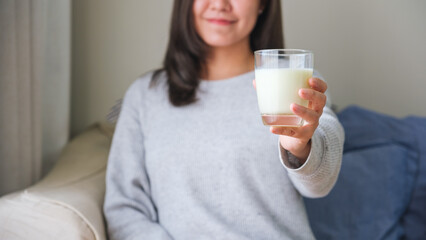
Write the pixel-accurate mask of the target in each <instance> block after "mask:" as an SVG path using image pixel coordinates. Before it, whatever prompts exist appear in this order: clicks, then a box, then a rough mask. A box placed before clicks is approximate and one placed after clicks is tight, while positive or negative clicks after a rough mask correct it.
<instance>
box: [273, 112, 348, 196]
mask: <svg viewBox="0 0 426 240" xmlns="http://www.w3.org/2000/svg"><path fill="white" fill-rule="evenodd" d="M344 139H345V137H344V130H343V127H342V126H341V124H340V122H339V120H338V119H337V117H336V115H335V114H334V113H333V111H332V110H331V109H330V108H329V107H325V108H324V111H323V114H322V116H321V117H320V121H319V126H318V127H317V129H316V130H315V132H314V135H313V136H312V139H311V141H312V145H311V152H310V153H309V156H308V159H307V160H306V162H305V163H304V164H303V165H302V166H300V167H298V168H293V167H294V163H293V162H294V161H292V160H291V159H292V158H295V157H294V156H292V154H291V153H289V152H287V151H286V150H285V149H283V148H282V147H281V144H279V149H280V151H279V153H280V159H281V162H282V163H283V166H284V167H285V168H286V169H287V172H288V175H289V178H290V180H291V181H292V183H293V185H294V186H295V188H296V189H297V190H298V191H299V192H300V193H301V194H302V195H303V196H305V197H310V198H318V197H324V196H326V195H327V194H328V193H329V192H330V191H331V189H332V188H333V186H334V184H335V183H336V181H337V177H338V175H339V172H340V166H341V162H342V153H343V143H344Z"/></svg>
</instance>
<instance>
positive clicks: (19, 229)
mask: <svg viewBox="0 0 426 240" xmlns="http://www.w3.org/2000/svg"><path fill="white" fill-rule="evenodd" d="M0 239H8V240H15V239H16V240H22V239H46V240H50V239H52V240H56V239H64V240H66V239H70V240H79V239H81V240H83V239H84V240H90V239H93V240H94V239H95V235H94V232H93V231H92V229H91V227H90V226H88V225H87V221H86V220H85V219H84V218H83V217H82V216H81V215H80V214H78V212H76V211H74V209H72V207H70V206H68V205H66V204H63V203H61V202H58V201H53V200H49V199H46V198H43V197H40V196H36V195H33V194H30V193H28V192H26V191H24V192H19V193H16V194H12V195H8V196H7V197H4V198H1V199H0Z"/></svg>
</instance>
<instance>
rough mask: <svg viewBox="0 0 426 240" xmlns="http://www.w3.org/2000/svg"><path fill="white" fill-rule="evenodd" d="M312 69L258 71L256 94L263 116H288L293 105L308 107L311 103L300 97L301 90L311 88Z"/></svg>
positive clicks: (256, 75)
mask: <svg viewBox="0 0 426 240" xmlns="http://www.w3.org/2000/svg"><path fill="white" fill-rule="evenodd" d="M312 73H313V70H312V69H287V68H275V69H258V70H256V71H255V77H256V92H257V99H258V104H259V110H260V113H261V114H262V115H265V114H268V115H288V114H293V112H292V111H291V110H290V105H291V104H292V103H297V104H299V105H302V106H305V107H307V106H308V103H309V101H307V100H303V99H302V98H300V97H299V94H298V92H299V89H301V88H309V84H308V80H309V78H311V77H312Z"/></svg>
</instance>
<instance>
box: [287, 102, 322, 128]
mask: <svg viewBox="0 0 426 240" xmlns="http://www.w3.org/2000/svg"><path fill="white" fill-rule="evenodd" d="M290 109H291V111H293V113H295V114H296V115H297V116H299V117H301V118H303V119H304V120H305V121H306V122H308V123H309V124H315V125H316V124H318V121H319V118H320V117H321V114H322V110H321V111H316V110H314V109H309V108H306V107H303V106H300V105H298V104H295V103H292V104H291V105H290Z"/></svg>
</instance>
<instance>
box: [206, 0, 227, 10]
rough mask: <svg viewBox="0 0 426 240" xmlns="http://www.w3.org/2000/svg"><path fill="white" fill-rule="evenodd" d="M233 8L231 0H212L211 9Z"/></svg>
mask: <svg viewBox="0 0 426 240" xmlns="http://www.w3.org/2000/svg"><path fill="white" fill-rule="evenodd" d="M231 8H232V7H231V3H230V2H229V0H210V9H212V10H216V11H229V10H231Z"/></svg>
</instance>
